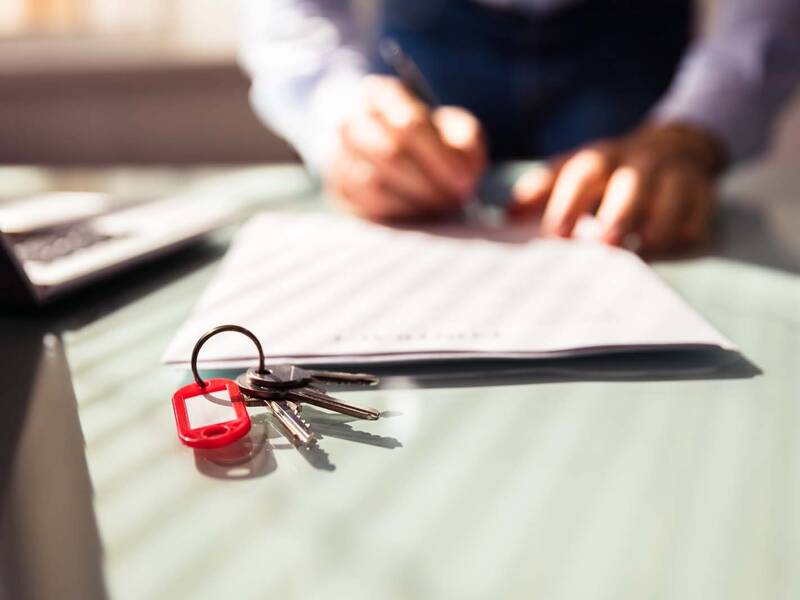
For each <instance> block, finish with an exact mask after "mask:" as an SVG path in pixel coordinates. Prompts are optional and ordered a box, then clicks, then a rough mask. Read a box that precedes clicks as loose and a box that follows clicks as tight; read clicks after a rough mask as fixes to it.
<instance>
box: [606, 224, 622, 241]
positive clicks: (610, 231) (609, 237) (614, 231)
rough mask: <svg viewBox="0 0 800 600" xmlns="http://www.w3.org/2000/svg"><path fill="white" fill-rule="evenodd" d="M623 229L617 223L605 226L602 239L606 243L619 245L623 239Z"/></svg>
mask: <svg viewBox="0 0 800 600" xmlns="http://www.w3.org/2000/svg"><path fill="white" fill-rule="evenodd" d="M622 236H623V231H622V230H621V229H620V228H619V227H617V226H616V225H612V226H610V227H605V228H604V229H603V233H602V236H601V237H602V240H603V242H604V243H606V244H613V245H615V246H616V245H619V243H620V241H621V240H622Z"/></svg>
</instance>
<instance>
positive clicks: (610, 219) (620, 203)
mask: <svg viewBox="0 0 800 600" xmlns="http://www.w3.org/2000/svg"><path fill="white" fill-rule="evenodd" d="M655 175H656V163H655V161H652V160H650V158H649V157H644V156H643V157H637V158H634V159H631V160H629V161H627V163H626V164H624V165H622V166H621V167H619V168H617V169H616V170H615V171H614V172H613V173H612V174H611V177H610V178H609V180H608V185H607V186H606V190H605V193H604V194H603V199H602V200H601V202H600V208H599V209H598V210H597V221H598V223H599V226H600V239H601V240H602V241H603V242H605V243H607V244H612V245H616V246H618V245H621V244H622V243H623V241H624V239H625V236H626V235H628V234H629V233H631V232H633V231H635V230H636V229H637V227H638V225H639V223H640V222H641V220H642V218H643V216H644V212H645V208H646V203H647V201H648V199H649V196H648V195H649V193H650V191H651V190H652V187H653V179H654V177H655Z"/></svg>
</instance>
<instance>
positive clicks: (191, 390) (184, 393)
mask: <svg viewBox="0 0 800 600" xmlns="http://www.w3.org/2000/svg"><path fill="white" fill-rule="evenodd" d="M223 391H224V392H227V394H228V397H229V398H230V404H229V405H228V404H227V403H226V402H225V401H224V399H219V398H215V397H214V395H213V394H214V392H223ZM190 404H191V406H189V405H190ZM172 409H173V411H174V412H175V423H176V425H177V426H178V437H179V438H180V440H181V441H182V442H183V443H184V444H186V445H187V446H191V447H192V448H219V447H220V446H226V445H228V444H230V443H232V442H235V441H236V440H238V439H239V438H241V437H242V436H244V435H245V434H247V432H248V431H250V415H248V414H247V408H245V404H244V400H243V398H242V394H241V392H240V391H239V386H238V385H236V383H234V382H233V381H231V380H230V379H208V380H206V381H205V386H203V387H201V386H199V385H198V384H197V383H191V384H189V385H186V386H184V387H182V388H181V389H179V390H178V391H177V392H175V394H174V395H173V396H172ZM231 413H232V414H233V415H235V418H232V419H227V420H222V421H216V420H215V419H218V418H220V417H223V418H224V416H230V415H231Z"/></svg>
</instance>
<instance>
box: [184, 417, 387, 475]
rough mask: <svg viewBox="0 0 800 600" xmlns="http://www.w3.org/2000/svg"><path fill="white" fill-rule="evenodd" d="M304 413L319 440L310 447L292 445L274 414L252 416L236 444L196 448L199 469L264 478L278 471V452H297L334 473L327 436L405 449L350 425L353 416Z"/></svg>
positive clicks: (317, 465)
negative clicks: (248, 429) (245, 432)
mask: <svg viewBox="0 0 800 600" xmlns="http://www.w3.org/2000/svg"><path fill="white" fill-rule="evenodd" d="M302 414H303V418H304V419H305V420H306V421H307V422H308V424H309V425H310V426H311V428H312V429H313V430H314V433H315V434H317V437H318V440H317V441H315V442H314V443H313V444H311V445H310V446H299V445H295V444H292V443H291V442H290V441H288V440H287V439H286V438H285V436H284V435H283V434H282V433H281V430H280V426H279V425H278V423H276V422H275V420H274V418H273V417H272V415H269V414H267V413H261V414H257V415H252V416H251V418H250V421H251V427H250V432H249V433H248V435H246V436H245V437H243V438H242V439H240V440H238V441H236V442H234V443H233V444H229V445H228V446H225V447H224V448H214V449H207V450H202V449H196V450H195V451H194V458H195V466H196V468H197V470H198V471H199V472H200V473H202V474H204V475H206V476H208V477H213V478H214V479H224V480H244V479H255V478H257V477H265V476H267V475H269V474H270V473H273V472H274V471H276V470H277V468H278V459H277V458H276V452H278V453H279V452H283V451H285V450H291V451H295V450H296V451H297V452H299V453H300V455H301V456H302V457H303V458H304V459H305V460H306V462H308V464H309V465H311V466H312V467H314V468H315V469H319V470H321V471H335V470H336V465H335V464H334V463H333V462H332V461H331V457H330V454H329V453H328V452H327V451H326V450H325V449H323V448H322V447H321V446H320V444H319V442H320V441H322V440H324V439H325V438H328V437H330V438H336V439H341V440H346V441H350V442H355V443H359V444H366V445H368V446H375V447H380V448H387V449H394V448H402V447H403V444H402V443H401V442H400V441H399V440H398V439H396V438H393V437H388V436H382V435H377V434H373V433H369V432H366V431H360V430H357V429H353V426H352V425H351V424H350V423H351V422H353V421H358V420H359V419H356V418H354V417H349V416H346V415H339V414H331V413H326V412H323V411H320V410H316V409H314V408H313V407H310V406H304V407H303V413H302ZM397 414H398V413H388V412H387V413H382V415H381V416H383V417H391V416H397Z"/></svg>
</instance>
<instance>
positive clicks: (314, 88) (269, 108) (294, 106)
mask: <svg viewBox="0 0 800 600" xmlns="http://www.w3.org/2000/svg"><path fill="white" fill-rule="evenodd" d="M365 74H366V68H363V69H362V68H361V66H360V65H358V64H352V63H351V64H342V65H340V66H337V67H334V68H330V69H326V70H324V71H323V72H322V73H319V72H318V73H315V74H313V75H309V76H306V77H302V78H292V79H289V80H284V81H276V80H275V79H272V80H269V81H268V80H266V78H264V79H262V80H261V81H259V80H258V79H257V80H256V81H254V85H253V87H252V89H251V92H250V95H251V101H252V102H251V103H252V105H253V107H254V108H255V110H256V113H257V114H258V116H259V117H260V118H261V119H262V121H263V122H265V123H267V124H268V125H269V127H271V128H272V129H273V131H275V133H277V134H278V135H280V136H281V137H283V138H285V139H286V140H287V141H288V142H289V143H291V144H292V145H293V146H294V148H295V150H297V152H298V154H300V157H301V158H302V159H303V162H304V163H305V164H306V166H307V167H308V168H309V169H310V170H311V171H312V172H313V173H314V174H315V175H323V174H324V173H325V172H326V171H327V169H328V167H329V165H330V161H331V159H332V158H333V155H334V154H335V152H336V147H337V145H338V144H339V127H340V126H341V124H342V122H343V121H344V120H345V118H346V117H347V116H348V114H350V112H351V111H352V110H353V106H354V103H355V102H356V101H358V99H359V98H360V89H361V85H362V78H363V77H364V75H365Z"/></svg>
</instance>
